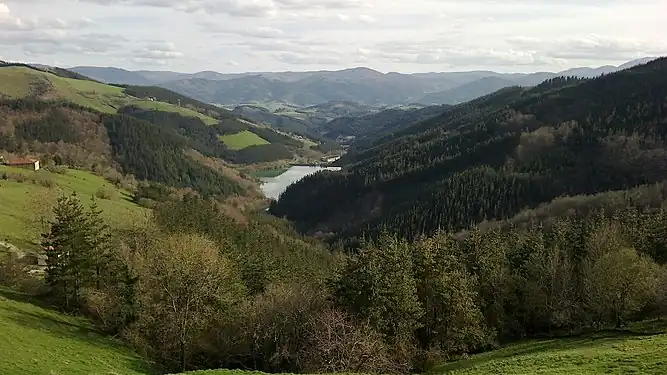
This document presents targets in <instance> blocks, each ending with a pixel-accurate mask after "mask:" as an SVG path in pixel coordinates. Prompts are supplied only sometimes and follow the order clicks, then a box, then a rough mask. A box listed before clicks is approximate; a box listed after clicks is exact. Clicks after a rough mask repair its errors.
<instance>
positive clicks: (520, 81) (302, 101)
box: [70, 58, 651, 106]
mask: <svg viewBox="0 0 667 375" xmlns="http://www.w3.org/2000/svg"><path fill="white" fill-rule="evenodd" d="M647 59H651V58H643V59H639V60H634V61H631V62H628V63H625V64H622V65H620V66H618V67H611V66H603V67H598V68H575V69H569V70H566V71H563V72H535V73H497V72H493V71H484V70H477V71H469V72H436V73H411V74H405V73H398V72H388V73H382V72H379V71H377V70H373V69H371V68H367V67H353V68H348V69H342V70H334V71H329V70H321V71H306V72H292V71H286V72H247V73H233V74H223V73H218V72H213V71H204V72H197V73H178V72H169V71H161V72H160V71H146V70H144V71H127V70H123V69H118V68H96V67H85V66H84V67H82V66H80V67H73V68H70V70H72V71H74V72H77V73H81V74H84V75H87V76H90V77H91V78H94V79H98V80H101V81H104V82H111V83H124V84H136V83H133V82H131V81H133V80H137V81H139V82H140V83H139V84H141V85H147V84H152V85H158V86H161V87H165V88H168V89H170V90H173V91H176V92H179V93H182V94H184V95H187V96H190V97H193V98H195V99H198V100H201V101H203V102H206V103H215V104H222V105H243V104H247V103H248V102H260V103H261V102H270V101H278V102H284V103H291V104H295V105H299V106H312V105H316V104H320V103H323V102H327V101H333V100H349V101H355V102H359V103H363V104H369V105H402V104H408V103H411V102H422V101H426V102H425V103H421V104H437V105H440V104H457V103H461V102H465V101H469V100H472V99H474V98H476V97H478V96H481V95H485V94H489V93H491V92H493V91H495V90H497V89H499V88H502V87H507V86H513V85H519V86H534V85H537V84H539V83H541V82H542V81H544V80H546V79H549V78H554V77H556V76H561V75H576V76H581V77H594V76H598V75H602V74H608V73H610V72H612V71H616V70H620V69H623V68H626V67H630V66H634V65H637V64H639V63H641V62H645V61H646V60H647ZM491 77H492V78H491ZM114 80H116V81H121V82H112V81H114ZM501 80H504V81H501ZM501 82H502V83H501Z"/></svg>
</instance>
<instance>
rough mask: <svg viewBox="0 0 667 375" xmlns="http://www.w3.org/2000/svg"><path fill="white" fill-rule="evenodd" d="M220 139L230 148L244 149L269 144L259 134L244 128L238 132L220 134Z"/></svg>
mask: <svg viewBox="0 0 667 375" xmlns="http://www.w3.org/2000/svg"><path fill="white" fill-rule="evenodd" d="M220 140H221V141H222V142H223V143H224V144H225V146H227V147H228V148H229V149H230V150H242V149H244V148H246V147H250V146H259V145H268V144H269V142H267V141H266V140H265V139H264V138H262V137H260V136H258V135H257V134H255V133H253V132H251V131H248V130H244V131H242V132H238V133H236V134H228V135H223V136H220Z"/></svg>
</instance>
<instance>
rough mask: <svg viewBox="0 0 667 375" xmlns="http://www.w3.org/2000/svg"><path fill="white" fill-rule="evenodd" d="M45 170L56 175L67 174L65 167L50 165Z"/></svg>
mask: <svg viewBox="0 0 667 375" xmlns="http://www.w3.org/2000/svg"><path fill="white" fill-rule="evenodd" d="M45 169H46V170H47V171H49V172H53V173H58V174H66V173H67V166H64V165H52V166H49V167H47V168H45Z"/></svg>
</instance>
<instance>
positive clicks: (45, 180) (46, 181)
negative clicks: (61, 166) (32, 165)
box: [32, 172, 56, 188]
mask: <svg viewBox="0 0 667 375" xmlns="http://www.w3.org/2000/svg"><path fill="white" fill-rule="evenodd" d="M32 181H33V183H35V184H38V185H41V186H44V187H46V188H53V187H55V186H56V182H55V180H53V177H51V176H49V175H48V174H47V173H42V172H37V174H36V175H35V177H34V178H33V180H32Z"/></svg>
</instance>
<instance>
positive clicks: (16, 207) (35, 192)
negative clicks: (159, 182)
mask: <svg viewBox="0 0 667 375" xmlns="http://www.w3.org/2000/svg"><path fill="white" fill-rule="evenodd" d="M5 172H6V173H8V174H23V175H25V176H27V177H33V178H39V179H43V180H50V181H52V182H53V184H54V186H53V187H45V186H42V185H40V184H38V183H33V182H31V181H25V182H16V181H12V180H7V181H5V180H0V202H2V203H1V204H0V206H1V207H2V209H0V223H1V224H0V241H3V240H6V241H8V242H10V243H12V244H14V245H16V246H18V247H19V248H22V249H34V248H36V247H37V245H36V243H37V242H38V241H39V238H40V233H41V231H42V230H43V228H41V220H40V217H41V216H47V217H48V215H50V213H51V208H52V206H53V204H54V203H55V201H56V199H57V198H58V197H59V196H61V195H70V194H72V193H76V195H77V196H78V198H79V199H80V200H81V203H83V204H84V205H86V206H87V205H89V204H90V203H91V202H92V200H93V197H94V196H95V193H96V192H97V191H98V190H99V189H100V188H104V189H105V190H107V191H109V192H110V193H112V198H111V199H99V198H96V199H95V202H96V203H97V205H98V207H99V208H100V209H102V211H103V215H104V218H105V219H107V221H108V222H109V223H110V224H112V225H116V226H122V225H126V224H128V218H130V217H132V216H133V215H141V214H143V213H144V212H146V209H144V208H142V207H140V206H138V205H136V204H135V203H134V202H133V201H132V200H131V196H130V193H129V192H128V191H125V190H122V189H119V188H117V187H115V186H114V185H113V184H111V183H110V182H108V181H107V180H105V179H104V178H102V177H100V176H96V175H94V174H92V173H89V172H85V171H80V170H75V169H68V170H67V171H66V172H65V173H64V174H60V173H54V172H48V171H46V170H40V171H38V172H34V171H29V170H26V169H20V168H12V167H7V166H2V165H0V175H2V174H3V173H5Z"/></svg>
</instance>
